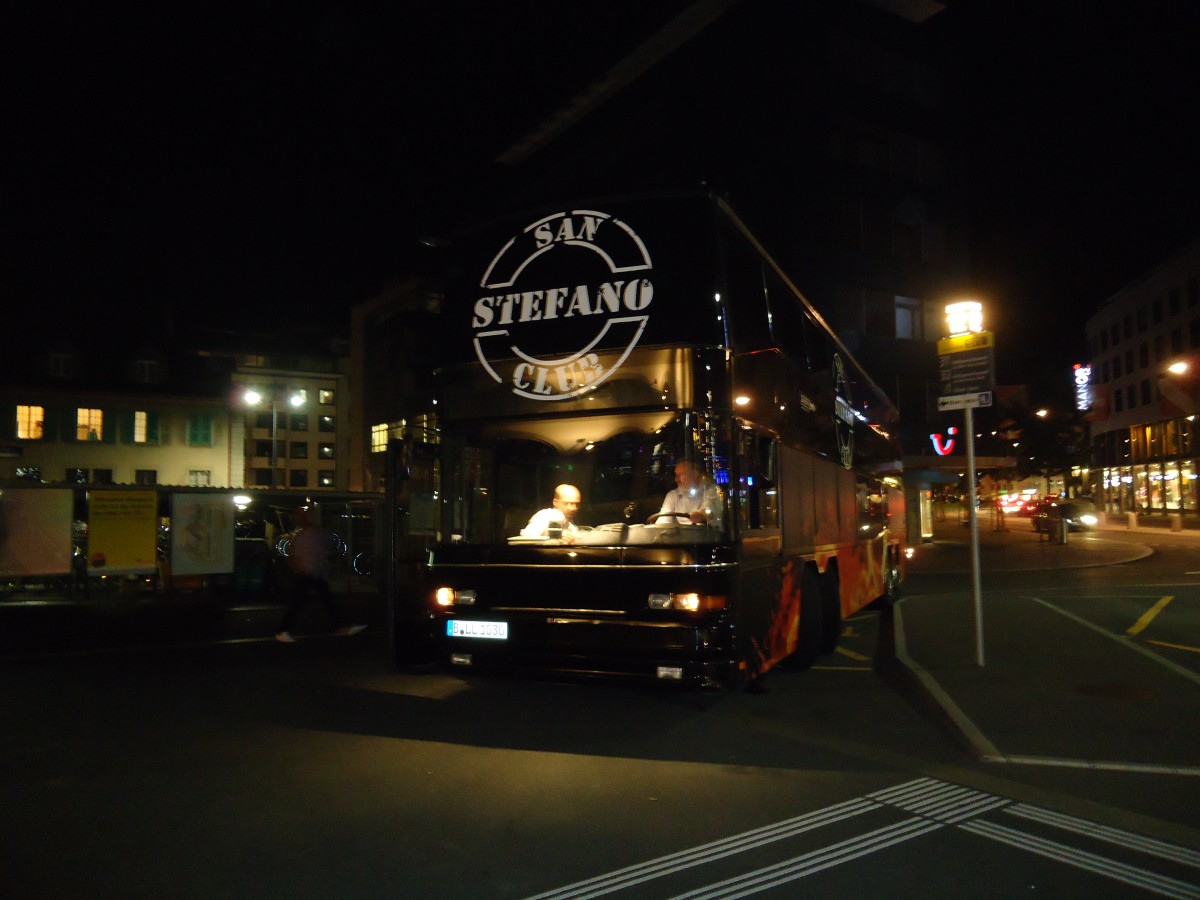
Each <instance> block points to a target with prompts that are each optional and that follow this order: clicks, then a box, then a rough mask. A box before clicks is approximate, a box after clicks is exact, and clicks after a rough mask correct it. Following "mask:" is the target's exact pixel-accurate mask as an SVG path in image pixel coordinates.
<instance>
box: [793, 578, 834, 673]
mask: <svg viewBox="0 0 1200 900" xmlns="http://www.w3.org/2000/svg"><path fill="white" fill-rule="evenodd" d="M824 605H825V599H824V592H823V591H822V590H821V577H820V576H819V575H818V574H817V570H816V568H814V567H813V566H805V567H804V574H803V575H801V576H800V636H799V640H798V641H797V643H796V650H795V652H794V653H792V655H791V656H789V657H788V658H787V661H786V662H787V667H788V668H789V669H800V670H804V669H810V668H812V664H813V663H814V662H816V661H817V657H818V656H820V655H821V642H822V640H823V638H824V626H823V621H824V618H825V616H824V610H823V608H822V607H823V606H824Z"/></svg>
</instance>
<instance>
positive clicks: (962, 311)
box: [946, 300, 991, 667]
mask: <svg viewBox="0 0 1200 900" xmlns="http://www.w3.org/2000/svg"><path fill="white" fill-rule="evenodd" d="M946 324H947V325H948V326H949V328H950V338H951V339H955V338H963V337H968V336H970V335H982V334H983V333H984V332H983V306H982V305H981V304H980V303H978V302H976V301H974V300H964V301H961V302H959V303H951V304H948V305H947V306H946ZM989 346H990V345H989ZM989 390H990V386H989ZM988 402H989V403H990V402H991V401H990V398H989V401H988ZM963 413H964V414H965V421H964V423H963V424H964V426H965V427H966V432H967V435H966V437H967V479H968V484H969V485H970V487H969V489H968V491H967V525H968V528H969V530H970V532H971V596H972V598H973V600H974V604H975V661H976V662H977V663H978V664H979V666H980V667H982V666H983V590H982V587H981V579H980V574H979V568H980V566H979V517H978V515H977V513H976V509H975V498H976V490H975V417H974V405H973V404H970V403H968V404H966V405H965V406H964V407H963Z"/></svg>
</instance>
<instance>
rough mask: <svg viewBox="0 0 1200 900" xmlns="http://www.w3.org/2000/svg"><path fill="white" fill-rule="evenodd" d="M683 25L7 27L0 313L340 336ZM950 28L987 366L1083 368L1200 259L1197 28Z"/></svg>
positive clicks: (480, 21)
mask: <svg viewBox="0 0 1200 900" xmlns="http://www.w3.org/2000/svg"><path fill="white" fill-rule="evenodd" d="M746 2H750V3H753V2H758V0H746ZM684 5H686V3H685V2H682V0H672V2H664V3H661V4H656V3H645V2H643V0H637V2H633V0H620V2H605V3H601V4H589V5H587V6H586V8H585V7H583V6H582V5H579V4H546V3H513V4H487V3H475V2H471V3H466V2H460V0H449V2H438V3H424V4H415V3H396V4H391V5H385V4H377V5H371V6H364V7H363V8H362V9H361V10H358V9H356V7H355V6H353V5H347V4H337V5H335V4H332V3H330V4H316V3H298V4H289V5H286V6H283V7H279V6H275V7H272V8H271V9H270V10H268V9H267V8H266V7H265V6H261V7H260V6H259V5H257V4H244V5H241V6H239V7H237V8H236V9H237V10H238V11H237V12H236V14H234V13H233V12H231V11H228V10H232V9H234V8H233V7H229V8H228V10H227V11H226V12H223V13H222V12H215V11H214V10H216V9H219V7H209V6H206V5H201V4H188V5H182V4H166V5H162V4H160V5H159V6H158V7H155V6H140V5H139V6H137V7H134V6H129V7H121V6H117V7H106V6H94V7H89V8H85V7H84V6H83V5H82V4H74V5H72V6H69V7H52V6H49V5H44V4H27V5H26V6H27V7H28V8H26V9H23V10H17V11H13V10H9V11H8V12H6V13H4V14H3V15H4V17H5V22H4V23H3V28H2V30H3V32H4V34H5V41H6V44H7V45H8V46H7V47H6V50H5V55H6V57H7V61H8V63H9V66H8V71H9V78H7V79H6V82H7V89H8V94H9V97H8V98H7V100H6V113H5V116H6V119H7V121H6V129H5V131H6V138H5V141H4V145H3V146H4V165H3V167H2V168H3V176H2V177H3V178H4V195H5V203H4V216H5V234H6V239H5V241H4V242H3V247H2V249H0V254H2V256H0V265H2V268H0V289H2V290H3V292H4V295H5V297H6V300H7V301H8V302H6V306H7V307H8V308H9V309H10V310H12V309H19V310H21V311H22V313H21V315H22V316H23V318H24V319H25V320H26V321H30V322H35V323H39V324H43V325H45V326H46V328H47V329H48V330H50V329H54V328H56V327H59V326H60V325H62V324H63V323H65V322H68V321H74V322H78V321H81V320H82V321H87V322H89V323H94V324H95V325H97V326H105V325H108V326H114V327H118V328H123V327H125V326H126V325H129V326H134V325H136V324H137V323H138V322H143V323H149V324H150V325H151V327H154V326H156V324H157V322H156V320H157V319H161V318H162V316H163V315H164V313H163V311H164V310H167V309H171V310H173V314H174V316H175V319H176V321H177V322H183V323H186V322H194V323H198V324H211V325H216V326H236V325H237V324H238V323H245V324H246V325H247V326H249V327H251V328H267V327H269V326H270V325H271V324H272V323H275V322H277V321H278V320H279V318H280V316H281V315H285V316H286V317H287V318H288V319H291V320H295V319H310V320H313V321H317V322H327V323H333V324H335V325H340V324H342V323H344V322H345V321H346V319H347V313H348V310H349V308H350V306H351V305H353V304H354V303H355V302H358V301H360V300H362V299H365V298H366V297H369V296H371V295H372V294H373V293H375V292H376V291H378V290H379V289H380V287H381V286H382V285H383V284H384V283H385V282H386V281H387V280H388V279H389V278H391V277H393V276H395V275H397V274H402V273H403V270H404V266H405V265H406V263H407V261H408V260H409V259H410V258H411V256H412V254H413V253H414V252H415V245H416V238H417V237H418V236H420V235H421V234H422V233H424V232H425V230H426V228H427V227H428V226H429V224H430V223H431V222H432V221H434V220H436V218H437V216H438V214H439V213H440V212H443V211H444V210H445V208H446V207H447V200H448V198H452V197H457V196H459V195H460V194H461V193H462V192H463V191H464V190H476V189H478V186H479V185H486V183H487V182H486V178H487V174H488V172H489V171H490V166H491V160H493V159H494V158H495V156H496V155H497V153H498V152H500V151H501V150H502V149H504V148H505V147H507V146H508V145H509V144H511V143H512V142H513V141H514V140H515V139H516V138H517V137H520V136H521V135H522V134H524V133H525V132H526V131H528V130H529V128H531V127H532V126H533V125H534V124H536V123H537V122H538V121H539V120H540V119H541V118H542V117H543V116H545V115H546V114H547V113H549V112H551V111H553V110H554V109H556V108H557V107H558V106H559V105H560V104H561V103H562V102H564V101H565V100H567V99H569V98H570V97H571V96H572V95H573V94H574V93H575V92H577V91H578V90H580V89H581V88H582V87H584V86H586V85H587V84H588V82H590V81H591V80H593V79H594V78H595V77H596V76H597V75H598V74H600V73H601V72H603V71H604V70H605V69H606V68H607V67H608V66H609V65H611V64H612V63H613V62H614V61H616V60H617V59H619V58H620V57H621V56H622V55H623V54H624V53H625V52H627V51H628V50H630V49H632V48H633V47H634V46H636V45H637V44H638V43H640V42H641V40H643V39H644V38H645V37H646V36H648V35H649V34H650V33H652V32H653V31H654V30H655V29H656V28H657V27H658V26H660V25H661V24H662V23H663V22H664V21H666V20H667V19H668V18H670V16H671V15H672V14H673V13H674V12H676V11H678V9H680V8H681V7H682V6H684ZM1046 7H1051V8H1052V10H1051V11H1049V12H1047V10H1046V9H1045V8H1046ZM1068 8H1069V10H1068ZM584 9H586V14H584V13H583V10H584ZM512 10H516V11H517V12H518V15H513V13H512V12H511V11H512ZM943 16H944V17H945V18H944V19H943V20H942V21H941V22H938V23H937V31H938V36H939V39H940V40H941V41H942V42H943V45H944V47H945V49H946V54H947V61H948V64H949V69H948V71H949V72H950V75H951V78H950V84H951V88H952V95H953V97H954V99H955V102H956V103H958V104H961V107H960V112H959V113H958V114H957V115H956V118H955V124H956V126H957V130H958V133H959V134H960V135H961V136H962V147H961V148H960V150H969V153H966V154H965V155H964V156H963V158H962V159H961V160H960V161H961V162H964V163H965V164H966V165H967V166H968V167H969V172H970V174H971V175H972V179H971V182H970V188H969V190H970V193H971V197H972V200H973V202H974V205H975V209H976V216H975V221H974V224H973V238H974V242H975V245H974V246H975V253H974V262H975V285H976V287H977V289H978V291H979V294H980V296H981V297H983V298H984V299H985V300H986V301H987V302H988V305H989V322H990V324H991V325H992V327H993V328H994V330H996V331H997V335H998V339H999V340H1000V349H1001V363H1002V366H1003V365H1016V363H1015V362H1012V363H1009V362H1006V360H1008V359H1009V357H1010V356H1011V354H1008V353H1005V352H1004V350H1005V341H1008V345H1009V347H1012V346H1013V345H1016V346H1019V347H1020V348H1022V354H1021V355H1022V356H1026V354H1025V352H1024V351H1025V349H1026V348H1028V350H1029V354H1030V356H1040V357H1043V358H1044V357H1045V355H1046V354H1047V353H1049V354H1054V355H1055V359H1060V361H1061V362H1062V363H1063V364H1069V363H1070V362H1074V361H1077V360H1078V359H1081V358H1082V354H1083V337H1082V335H1083V323H1084V321H1085V320H1086V318H1087V317H1088V316H1089V315H1090V314H1091V313H1092V312H1094V311H1095V309H1096V307H1097V306H1098V304H1099V303H1100V302H1101V301H1102V300H1103V299H1104V298H1105V297H1106V296H1108V295H1109V294H1111V293H1112V292H1113V291H1115V290H1117V289H1119V288H1120V287H1121V286H1123V284H1125V283H1126V282H1127V281H1128V280H1130V279H1131V278H1133V277H1135V276H1137V275H1138V274H1140V273H1141V272H1142V271H1144V270H1145V268H1146V267H1147V266H1149V265H1152V264H1153V263H1154V262H1156V261H1157V260H1158V259H1159V258H1161V257H1163V256H1166V255H1167V254H1169V253H1170V252H1172V251H1173V250H1175V249H1177V248H1178V247H1179V246H1181V245H1182V244H1183V243H1185V242H1186V241H1187V240H1188V239H1190V238H1191V237H1193V236H1195V235H1196V234H1197V233H1200V217H1198V216H1197V210H1200V177H1198V176H1197V170H1196V165H1197V161H1198V160H1200V138H1198V137H1197V134H1196V132H1197V130H1198V129H1197V127H1196V114H1195V106H1196V101H1195V95H1196V88H1197V86H1198V85H1200V77H1198V76H1200V61H1198V57H1200V54H1197V53H1196V50H1195V41H1196V38H1197V35H1200V4H1197V3H1194V2H1192V0H1154V2H1136V0H1130V2H1123V3H1114V2H1089V3H1086V4H1078V3H1067V2H1061V3H1054V2H1029V0H1018V2H999V0H986V2H971V0H965V2H964V0H960V2H959V3H958V4H957V5H956V6H955V7H954V8H952V9H951V10H950V12H948V13H944V14H943ZM9 314H10V315H11V314H12V313H11V312H10V313H9ZM1027 358H1028V357H1027ZM1000 377H1001V380H1006V381H1016V380H1020V376H1019V375H1018V374H1017V373H1011V372H1010V373H1006V372H1005V371H1003V370H1002V371H1001V372H1000Z"/></svg>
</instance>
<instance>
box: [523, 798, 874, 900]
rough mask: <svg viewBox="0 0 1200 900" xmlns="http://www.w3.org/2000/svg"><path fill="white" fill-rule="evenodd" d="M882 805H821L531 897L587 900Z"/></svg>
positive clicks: (859, 802)
mask: <svg viewBox="0 0 1200 900" xmlns="http://www.w3.org/2000/svg"><path fill="white" fill-rule="evenodd" d="M879 808H880V804H878V803H876V802H874V801H872V800H868V799H864V798H858V799H856V800H848V801H847V802H845V803H839V804H837V805H836V806H830V807H826V808H825V809H819V810H817V811H816V812H812V813H808V814H806V815H802V816H797V817H795V818H794V819H787V820H785V821H783V822H777V823H775V824H772V825H765V826H763V827H762V828H756V829H753V830H752V831H745V832H742V833H741V834H738V835H734V836H733V837H729V838H723V839H721V840H718V841H712V842H711V843H708V844H702V845H701V846H699V847H693V848H691V849H689V850H681V851H679V852H678V853H671V854H668V855H667V856H660V857H658V858H657V859H651V860H648V861H646V862H643V863H638V864H637V865H633V866H627V867H626V868H624V869H617V870H616V871H615V872H609V873H607V874H605V875H598V876H596V877H595V878H589V879H587V880H586V881H579V882H576V883H575V884H570V885H567V886H566V887H562V888H557V889H556V890H553V891H547V892H546V893H543V894H537V895H536V896H534V897H531V898H529V900H564V898H567V897H570V898H572V900H586V898H589V897H599V896H602V895H604V894H609V893H612V892H613V891H618V890H622V889H624V888H627V887H630V886H632V885H635V884H641V883H643V882H646V881H650V880H652V879H655V878H661V877H662V876H664V875H669V874H671V873H673V872H678V871H681V870H683V869H688V868H692V867H693V866H698V865H702V864H704V863H707V862H711V861H713V860H717V859H722V858H724V857H726V856H731V855H733V854H735V853H741V852H742V851H743V850H749V849H752V848H754V847H761V846H762V845H764V844H769V843H772V842H774V841H780V840H783V839H785V838H789V837H792V836H793V835H797V834H803V833H804V832H806V831H811V830H812V829H814V828H819V827H820V826H822V825H827V824H829V823H831V822H841V821H843V820H845V819H849V818H852V817H854V816H857V815H861V814H863V813H865V812H869V811H871V810H876V809H879Z"/></svg>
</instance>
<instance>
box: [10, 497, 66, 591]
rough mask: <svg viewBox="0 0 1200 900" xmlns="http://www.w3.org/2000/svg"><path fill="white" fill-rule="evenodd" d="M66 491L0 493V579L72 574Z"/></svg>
mask: <svg viewBox="0 0 1200 900" xmlns="http://www.w3.org/2000/svg"><path fill="white" fill-rule="evenodd" d="M71 504H72V492H71V491H69V490H56V489H49V490H28V489H23V488H16V489H8V488H5V489H4V490H0V576H3V577H5V578H8V577H12V576H24V575H65V574H67V573H69V572H70V571H71V551H72V546H71Z"/></svg>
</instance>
